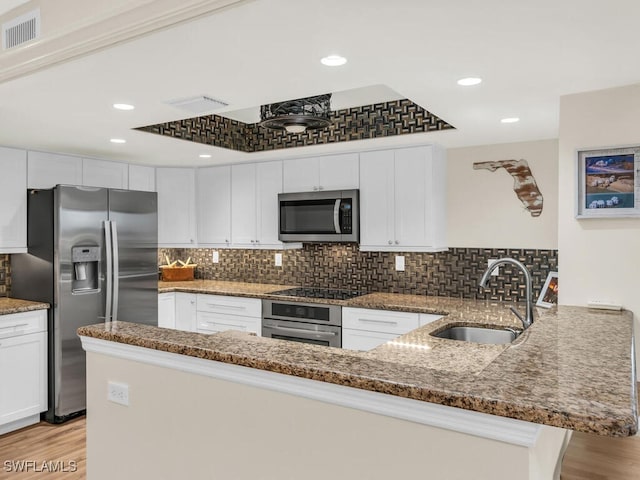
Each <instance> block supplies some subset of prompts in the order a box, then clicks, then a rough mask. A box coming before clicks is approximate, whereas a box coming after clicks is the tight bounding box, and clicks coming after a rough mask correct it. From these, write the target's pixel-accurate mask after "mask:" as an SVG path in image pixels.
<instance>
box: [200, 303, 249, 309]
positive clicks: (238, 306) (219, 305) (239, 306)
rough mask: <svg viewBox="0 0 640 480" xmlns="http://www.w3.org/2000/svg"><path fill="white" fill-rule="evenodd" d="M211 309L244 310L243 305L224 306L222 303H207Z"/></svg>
mask: <svg viewBox="0 0 640 480" xmlns="http://www.w3.org/2000/svg"><path fill="white" fill-rule="evenodd" d="M207 305H208V306H210V307H222V308H236V309H244V307H243V306H242V305H223V304H221V303H207Z"/></svg>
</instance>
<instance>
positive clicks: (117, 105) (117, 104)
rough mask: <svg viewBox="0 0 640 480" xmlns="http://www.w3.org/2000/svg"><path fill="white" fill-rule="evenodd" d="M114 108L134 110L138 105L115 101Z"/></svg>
mask: <svg viewBox="0 0 640 480" xmlns="http://www.w3.org/2000/svg"><path fill="white" fill-rule="evenodd" d="M113 108H115V109H116V110H133V109H134V108H136V107H134V106H133V105H129V104H128V103H114V104H113Z"/></svg>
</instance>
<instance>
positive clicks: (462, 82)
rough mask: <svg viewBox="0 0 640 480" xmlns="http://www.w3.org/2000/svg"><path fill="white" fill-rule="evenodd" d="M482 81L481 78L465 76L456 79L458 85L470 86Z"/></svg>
mask: <svg viewBox="0 0 640 480" xmlns="http://www.w3.org/2000/svg"><path fill="white" fill-rule="evenodd" d="M480 83H482V79H481V78H479V77H466V78H461V79H460V80H458V85H460V86H462V87H471V86H473V85H478V84H480Z"/></svg>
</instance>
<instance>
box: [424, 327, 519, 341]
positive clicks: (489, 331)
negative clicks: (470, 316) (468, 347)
mask: <svg viewBox="0 0 640 480" xmlns="http://www.w3.org/2000/svg"><path fill="white" fill-rule="evenodd" d="M431 335H433V336H434V337H439V338H448V339H450V340H463V341H465V342H475V343H491V344H495V345H501V344H506V343H511V342H513V341H514V340H515V339H516V338H518V335H520V332H518V331H516V330H503V329H497V328H482V327H449V328H447V329H446V330H442V331H441V332H437V333H432V334H431Z"/></svg>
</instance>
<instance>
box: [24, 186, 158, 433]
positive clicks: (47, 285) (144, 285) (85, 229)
mask: <svg viewBox="0 0 640 480" xmlns="http://www.w3.org/2000/svg"><path fill="white" fill-rule="evenodd" d="M27 196H28V230H27V232H28V233H27V236H28V253H26V254H20V255H13V256H12V258H11V270H12V275H11V280H12V285H11V288H12V296H13V297H16V298H23V299H27V300H36V301H43V302H48V303H49V304H51V309H50V310H49V324H48V327H49V343H48V349H49V365H48V366H49V396H48V398H49V410H48V411H47V412H46V414H45V415H44V418H45V420H47V421H49V422H53V423H58V422H62V421H64V420H66V419H68V418H72V417H74V416H76V415H77V414H80V413H82V412H83V411H84V410H85V409H86V391H85V390H86V371H85V353H84V351H83V350H82V346H81V344H80V339H79V337H78V335H77V333H76V330H77V329H78V328H79V327H81V326H83V325H91V324H94V323H101V322H110V321H115V320H124V321H127V322H137V323H145V324H149V325H157V324H158V257H157V243H158V226H157V225H158V219H157V194H156V193H153V192H138V191H132V190H115V189H106V188H92V187H78V186H67V185H58V186H57V187H55V188H53V189H49V190H28V192H27Z"/></svg>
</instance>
